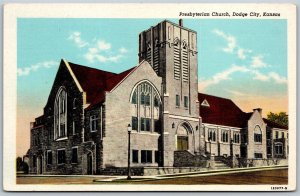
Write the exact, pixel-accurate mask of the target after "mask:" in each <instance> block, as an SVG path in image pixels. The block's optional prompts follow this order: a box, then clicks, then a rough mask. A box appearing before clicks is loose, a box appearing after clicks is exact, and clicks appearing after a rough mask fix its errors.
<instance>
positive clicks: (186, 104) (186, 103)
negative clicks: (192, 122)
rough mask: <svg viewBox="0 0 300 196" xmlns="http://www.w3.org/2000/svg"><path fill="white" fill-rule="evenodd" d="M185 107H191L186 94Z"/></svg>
mask: <svg viewBox="0 0 300 196" xmlns="http://www.w3.org/2000/svg"><path fill="white" fill-rule="evenodd" d="M184 107H185V108H188V107H189V97H188V96H184Z"/></svg>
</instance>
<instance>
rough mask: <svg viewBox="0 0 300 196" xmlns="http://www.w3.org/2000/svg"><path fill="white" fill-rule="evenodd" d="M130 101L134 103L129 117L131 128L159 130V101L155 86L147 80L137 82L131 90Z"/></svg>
mask: <svg viewBox="0 0 300 196" xmlns="http://www.w3.org/2000/svg"><path fill="white" fill-rule="evenodd" d="M137 98H139V100H137ZM130 102H131V103H132V104H134V107H132V109H133V110H132V111H133V113H132V118H131V119H132V120H131V121H132V122H131V125H132V130H136V131H138V132H139V131H150V132H160V126H161V123H160V104H161V102H160V97H159V94H158V91H157V90H156V88H155V87H154V86H153V85H152V84H151V83H150V82H148V81H143V82H141V83H139V84H137V86H135V87H134V90H133V91H132V94H131V98H130ZM151 108H152V109H151ZM137 111H141V112H137Z"/></svg>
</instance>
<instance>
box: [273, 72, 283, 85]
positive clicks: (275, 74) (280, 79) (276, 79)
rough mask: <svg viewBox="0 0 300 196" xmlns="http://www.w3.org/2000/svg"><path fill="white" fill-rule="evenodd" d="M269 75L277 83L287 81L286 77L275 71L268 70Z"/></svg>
mask: <svg viewBox="0 0 300 196" xmlns="http://www.w3.org/2000/svg"><path fill="white" fill-rule="evenodd" d="M269 77H270V78H272V79H273V80H274V81H275V82H276V83H278V84H284V83H287V79H286V78H285V77H283V76H280V75H279V74H278V73H276V72H270V73H269Z"/></svg>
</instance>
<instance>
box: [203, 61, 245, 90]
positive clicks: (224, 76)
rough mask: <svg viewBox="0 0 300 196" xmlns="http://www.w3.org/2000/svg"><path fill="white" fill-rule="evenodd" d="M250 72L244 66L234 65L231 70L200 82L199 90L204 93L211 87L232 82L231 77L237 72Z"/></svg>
mask: <svg viewBox="0 0 300 196" xmlns="http://www.w3.org/2000/svg"><path fill="white" fill-rule="evenodd" d="M249 71H250V70H249V69H248V68H246V67H244V66H238V65H232V66H231V67H230V68H229V69H227V70H224V71H222V72H220V73H217V74H215V75H214V76H213V77H212V78H211V79H207V80H202V81H200V82H199V90H200V91H202V90H204V89H206V88H207V87H208V86H210V85H214V84H218V83H220V82H221V81H224V80H231V77H230V76H231V75H232V74H234V73H236V72H249Z"/></svg>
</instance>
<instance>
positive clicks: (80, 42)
mask: <svg viewBox="0 0 300 196" xmlns="http://www.w3.org/2000/svg"><path fill="white" fill-rule="evenodd" d="M68 39H69V40H71V41H73V42H74V43H75V44H76V46H77V47H79V48H82V47H85V46H87V45H89V43H88V42H86V41H84V40H82V39H81V33H80V32H78V31H75V32H72V33H71V34H70V36H69V37H68Z"/></svg>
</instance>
